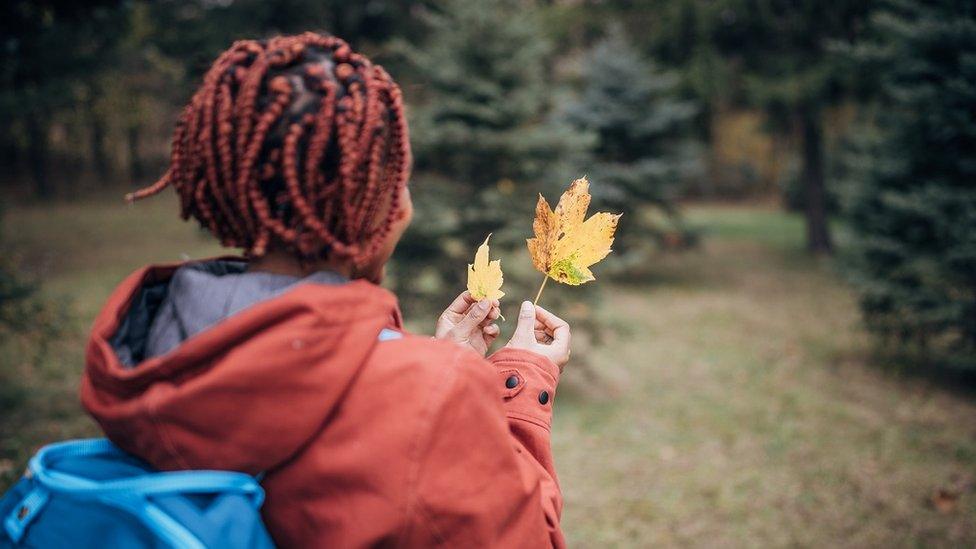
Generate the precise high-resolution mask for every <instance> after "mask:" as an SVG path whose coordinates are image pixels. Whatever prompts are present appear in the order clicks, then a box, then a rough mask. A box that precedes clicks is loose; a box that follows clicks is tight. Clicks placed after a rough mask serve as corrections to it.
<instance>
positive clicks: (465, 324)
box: [457, 301, 491, 334]
mask: <svg viewBox="0 0 976 549" xmlns="http://www.w3.org/2000/svg"><path fill="white" fill-rule="evenodd" d="M490 311H491V303H490V302H488V301H479V302H478V303H476V304H475V305H473V306H471V307H470V308H469V309H468V313H467V314H466V315H464V318H462V319H461V321H460V322H458V323H457V330H459V333H462V334H470V333H473V332H474V331H476V330H479V329H480V327H481V322H482V321H483V320H485V319H486V318H487V317H488V313H489V312H490Z"/></svg>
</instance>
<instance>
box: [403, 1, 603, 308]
mask: <svg viewBox="0 0 976 549" xmlns="http://www.w3.org/2000/svg"><path fill="white" fill-rule="evenodd" d="M440 7H441V9H440V10H439V11H436V12H430V13H429V14H428V16H427V17H426V23H427V25H428V27H427V29H428V33H427V38H426V40H425V41H424V42H423V44H421V45H419V46H416V47H405V53H406V57H407V58H408V59H409V60H410V62H411V66H412V67H413V71H414V74H415V75H417V78H419V79H420V80H421V81H422V87H421V86H418V87H417V88H414V87H413V86H412V85H411V84H410V83H408V84H407V89H417V92H418V93H415V94H413V95H412V100H413V101H414V108H413V109H412V112H411V113H410V114H411V115H412V116H411V120H410V124H411V141H412V143H413V146H414V154H415V157H416V162H415V168H416V172H417V175H416V177H415V184H414V185H413V188H414V189H415V190H414V198H415V203H416V207H417V212H418V213H417V215H416V216H415V218H416V219H418V221H419V222H418V223H415V227H414V228H413V229H412V230H411V231H410V232H408V235H407V238H406V240H405V241H404V242H403V243H402V247H401V250H407V251H406V252H405V253H401V254H400V258H401V262H400V264H399V267H400V268H401V273H402V274H403V275H404V276H402V277H401V278H399V279H398V280H399V281H400V282H401V284H400V287H401V288H402V289H403V290H404V291H405V293H407V294H410V293H421V291H420V286H421V284H424V282H423V281H427V282H426V284H427V285H429V286H433V287H448V288H459V289H460V288H462V287H463V283H462V280H463V275H464V273H465V271H464V269H462V268H457V267H463V266H464V264H465V263H466V262H468V261H470V257H473V253H474V250H475V248H476V247H477V245H478V244H480V243H481V241H482V240H484V238H485V236H486V235H487V234H488V233H493V234H494V235H495V236H493V237H492V243H493V244H495V246H497V249H498V250H499V251H502V250H505V249H507V250H512V249H515V248H517V247H522V246H524V242H525V241H524V239H525V238H526V237H527V236H528V232H529V228H530V226H531V219H532V206H533V205H534V203H535V202H534V196H535V194H536V193H538V192H540V191H543V190H547V192H548V191H552V192H555V191H556V189H559V187H561V186H565V185H567V184H568V183H569V181H570V180H571V172H569V171H568V170H566V167H567V163H566V159H567V158H568V157H569V156H570V155H572V154H573V152H574V151H577V150H581V148H582V145H583V144H584V143H585V142H584V141H583V139H581V138H580V137H579V136H577V135H576V134H575V133H574V132H572V131H571V130H570V129H569V128H567V127H565V126H563V125H560V123H559V122H558V121H556V120H554V119H553V117H552V116H551V111H552V106H551V101H550V91H551V89H552V83H551V81H550V79H551V78H552V76H551V73H550V63H551V57H550V56H551V54H552V51H551V49H550V47H549V44H548V43H547V41H546V40H545V38H544V37H543V36H542V35H541V34H540V33H539V29H538V24H537V21H536V19H535V17H536V14H535V13H533V12H532V11H525V10H524V9H523V10H522V11H519V7H520V5H519V4H518V3H517V2H513V1H510V0H491V1H485V2H465V1H460V0H456V1H451V2H447V3H443V4H442V5H441V6H440ZM516 11H519V13H518V16H517V17H514V16H513V14H514V13H515V12H516ZM418 88H419V89H418ZM495 246H493V249H495ZM448 265H450V266H449V267H448ZM452 267H453V268H452ZM507 281H508V280H507V279H506V282H507ZM442 285H444V286H442ZM459 291H460V290H459ZM506 291H507V290H506ZM510 295H511V294H510Z"/></svg>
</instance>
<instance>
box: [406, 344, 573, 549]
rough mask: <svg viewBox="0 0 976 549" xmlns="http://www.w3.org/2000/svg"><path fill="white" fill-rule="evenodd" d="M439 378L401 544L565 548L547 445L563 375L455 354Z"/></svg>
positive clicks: (535, 358) (526, 358)
mask: <svg viewBox="0 0 976 549" xmlns="http://www.w3.org/2000/svg"><path fill="white" fill-rule="evenodd" d="M445 370H446V371H445V373H444V376H443V379H442V380H440V381H439V383H438V384H437V385H438V386H439V387H440V389H439V390H438V391H437V392H436V393H435V397H434V399H433V402H432V404H431V406H430V417H429V421H430V429H429V430H428V435H427V436H426V437H424V438H425V440H423V441H421V442H420V443H419V444H420V445H421V446H422V447H423V448H422V449H420V450H418V457H419V459H418V461H417V472H416V480H415V483H414V486H415V489H414V490H413V493H412V495H411V497H410V499H409V501H408V509H407V515H408V521H407V524H408V526H407V529H408V531H407V533H406V534H407V535H406V536H404V537H405V538H406V540H407V542H408V543H406V546H410V547H413V546H449V547H533V548H537V547H560V548H561V547H565V541H564V539H563V534H562V531H561V530H560V527H559V517H560V513H561V511H562V494H561V493H560V490H559V484H558V481H557V479H556V472H555V469H554V467H553V460H552V451H551V449H550V445H549V429H550V427H549V426H550V422H551V418H552V402H553V396H554V395H555V388H556V384H557V382H558V376H559V369H558V368H557V367H556V365H555V364H553V363H552V362H551V361H550V360H549V359H547V358H545V357H542V356H540V355H537V354H535V353H531V352H527V351H521V350H513V349H503V350H501V351H499V352H498V353H495V354H494V355H492V356H491V357H489V358H488V360H487V361H486V360H485V359H483V358H481V357H478V356H477V355H475V354H474V353H471V352H470V351H466V350H460V351H459V354H458V356H457V358H456V360H455V361H454V364H453V365H451V366H450V367H449V368H446V369H445ZM543 393H545V395H546V396H541V397H540V395H542V394H543Z"/></svg>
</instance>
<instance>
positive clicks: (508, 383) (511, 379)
mask: <svg viewBox="0 0 976 549" xmlns="http://www.w3.org/2000/svg"><path fill="white" fill-rule="evenodd" d="M516 385H518V376H508V379H506V380H505V387H507V388H509V389H514V388H515V386H516Z"/></svg>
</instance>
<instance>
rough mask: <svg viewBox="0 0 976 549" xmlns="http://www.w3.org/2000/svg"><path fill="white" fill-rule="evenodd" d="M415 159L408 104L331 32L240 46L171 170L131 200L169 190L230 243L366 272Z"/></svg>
mask: <svg viewBox="0 0 976 549" xmlns="http://www.w3.org/2000/svg"><path fill="white" fill-rule="evenodd" d="M410 163H411V156H410V143H409V138H408V135H407V123H406V118H405V115H404V107H403V99H402V96H401V93H400V89H399V87H398V86H397V85H396V83H394V82H393V80H392V79H391V78H390V76H389V75H388V74H387V73H386V71H385V70H383V68H382V67H380V66H378V65H373V64H372V63H371V62H370V61H369V59H367V58H366V57H364V56H362V55H360V54H358V53H355V52H353V51H352V50H351V49H350V48H349V46H348V45H347V44H346V43H345V42H344V41H343V40H341V39H339V38H336V37H333V36H324V35H320V34H316V33H311V32H308V33H304V34H300V35H295V36H282V37H276V38H271V39H269V40H260V41H255V40H242V41H238V42H235V43H234V45H233V46H231V47H230V49H228V50H227V51H225V52H224V53H223V54H221V55H220V57H218V58H217V60H216V61H215V62H214V64H213V65H212V66H211V67H210V70H209V71H207V74H206V76H205V77H204V80H203V84H202V85H201V86H200V88H199V89H198V90H197V92H196V94H194V96H193V98H192V99H191V100H190V102H189V104H188V105H187V106H186V108H185V109H184V110H183V113H182V115H181V116H180V118H179V121H178V122H177V125H176V130H175V132H174V134H173V145H172V155H171V157H170V165H169V169H168V170H167V171H166V173H165V175H163V177H162V178H160V179H159V181H157V182H156V183H155V184H153V185H151V186H149V187H147V188H145V189H142V190H139V191H136V192H134V193H131V194H129V195H128V196H127V197H126V198H127V199H128V200H129V201H134V200H138V199H141V198H144V197H147V196H151V195H154V194H156V193H158V192H160V191H162V190H163V189H165V188H166V187H167V186H172V187H173V188H175V189H176V191H177V193H178V194H179V197H180V204H181V215H182V217H183V219H189V218H190V217H191V216H192V217H194V218H195V219H196V220H197V221H199V222H200V224H201V225H202V226H203V227H205V228H207V229H208V230H209V231H210V232H211V233H213V234H214V235H215V236H216V237H217V238H218V239H219V240H220V242H221V244H223V245H224V246H226V247H233V248H243V249H244V250H245V253H246V254H247V255H248V256H250V257H260V256H262V255H264V254H265V253H266V252H267V251H268V249H269V247H281V248H283V249H286V250H288V251H290V252H292V253H294V254H296V255H297V256H298V257H299V258H300V259H302V260H315V259H321V258H324V257H326V256H329V257H342V258H347V259H350V260H352V261H353V262H354V264H357V265H361V264H362V263H363V262H365V261H366V260H368V259H369V258H370V257H371V255H372V254H373V253H375V252H376V251H377V250H378V249H379V247H380V246H382V244H383V242H384V239H385V237H386V236H387V234H388V233H389V231H390V228H391V226H392V225H393V223H394V221H395V219H396V218H397V216H398V215H399V213H400V208H401V204H400V203H399V197H400V191H401V190H402V187H403V186H404V185H406V182H407V179H408V177H409V172H410ZM378 216H382V219H378V218H377V217H378Z"/></svg>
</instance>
